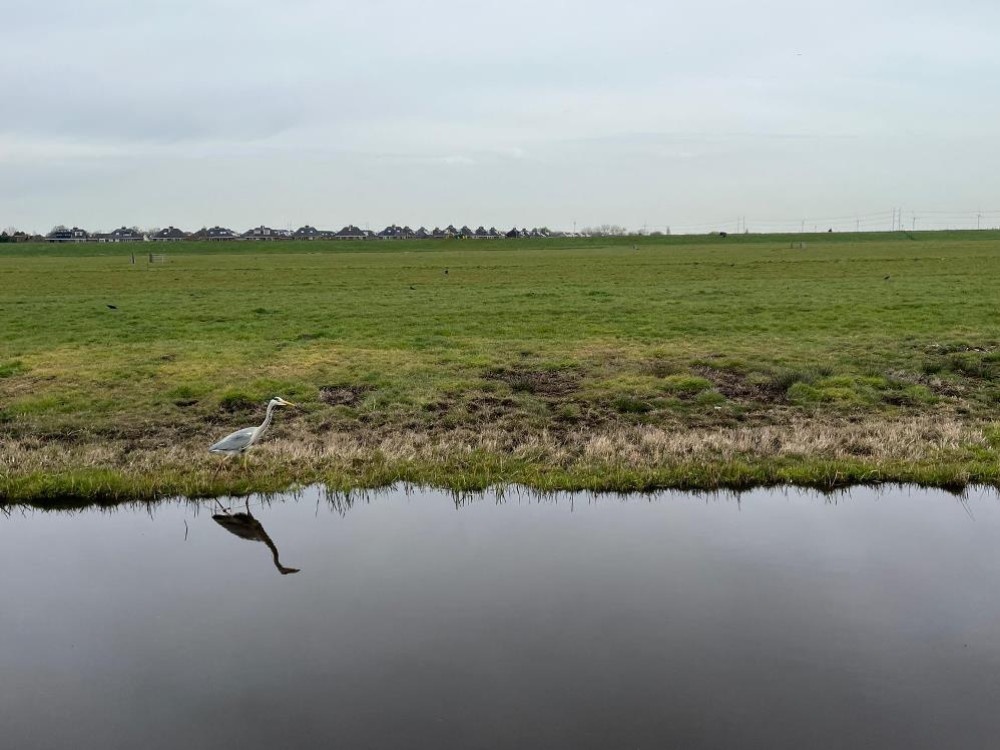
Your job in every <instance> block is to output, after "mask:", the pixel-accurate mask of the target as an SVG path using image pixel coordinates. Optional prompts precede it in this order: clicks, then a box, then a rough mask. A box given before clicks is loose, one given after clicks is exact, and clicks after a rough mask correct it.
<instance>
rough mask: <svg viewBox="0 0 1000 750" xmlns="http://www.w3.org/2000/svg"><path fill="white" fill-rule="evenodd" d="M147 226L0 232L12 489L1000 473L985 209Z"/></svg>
mask: <svg viewBox="0 0 1000 750" xmlns="http://www.w3.org/2000/svg"><path fill="white" fill-rule="evenodd" d="M133 249H135V248H132V247H128V246H122V247H113V246H99V247H98V246H87V247H84V248H70V247H59V248H53V247H50V246H6V247H0V441H2V443H0V496H2V497H4V498H6V499H7V500H15V501H21V500H24V501H39V502H46V501H52V502H56V501H58V500H59V499H60V498H66V497H67V496H70V497H79V498H83V499H86V498H93V499H98V500H104V501H113V500H116V499H126V498H148V497H156V496H162V495H171V494H199V495H210V494H221V493H228V492H234V491H237V492H243V491H251V490H277V489H281V488H283V487H286V486H289V485H293V484H296V483H298V484H306V483H313V482H325V483H327V484H329V485H331V486H333V487H336V488H340V489H344V488H350V487H360V486H381V485H385V484H388V483H392V482H396V481H410V482H416V483H426V484H434V485H438V486H444V487H451V488H455V489H476V488H480V487H483V486H488V485H492V484H503V483H519V484H526V485H529V486H533V487H538V488H542V489H573V488H587V489H602V490H618V489H652V488H657V487H667V486H679V487H702V488H708V487H718V486H747V485H751V484H756V483H773V482H795V483H801V484H813V485H822V486H830V485H836V484H842V483H844V482H851V481H917V482H921V483H929V484H942V485H950V486H960V485H962V484H964V483H967V482H970V481H974V482H985V483H998V482H1000V470H998V468H997V460H996V451H995V444H996V442H997V434H996V433H995V431H994V429H993V427H992V423H993V421H994V420H995V419H996V417H997V413H998V411H1000V382H998V376H1000V322H998V321H1000V318H998V316H997V309H998V306H1000V292H998V291H997V290H996V288H995V284H994V283H993V282H992V279H994V278H996V275H997V271H1000V235H997V234H994V233H987V232H980V233H926V234H925V233H917V234H898V235H895V234H894V235H863V236H861V235H859V236H845V235H818V236H810V237H802V238H789V237H778V236H775V237H767V236H749V237H730V238H726V239H721V238H717V237H715V238H708V237H700V238H645V239H642V240H632V239H629V240H627V241H614V242H611V241H607V240H596V239H594V240H551V241H544V240H543V241H539V240H533V241H515V242H460V241H450V242H406V243H381V242H373V243H333V242H330V243H325V242H324V243H319V242H314V243H275V244H273V245H262V244H251V243H246V244H239V245H226V246H219V245H199V244H197V243H184V244H182V245H178V246H169V247H167V248H165V249H164V248H156V249H157V250H161V251H165V252H166V253H167V256H168V257H167V262H166V263H164V264H153V265H150V264H149V263H148V262H146V261H145V259H144V258H143V257H142V256H141V255H140V257H139V258H138V259H137V260H138V261H139V262H138V263H137V264H136V265H135V266H133V265H132V264H131V263H130V262H129V257H128V256H129V253H130V252H131V251H132V250H133ZM138 250H139V251H140V252H144V251H148V246H142V247H140V248H138ZM109 305H110V306H113V307H109ZM276 393H278V394H281V395H283V396H285V397H286V398H289V399H292V400H294V401H297V402H299V403H301V405H302V408H301V409H300V410H298V411H297V412H295V413H283V414H280V415H279V416H278V419H277V421H276V424H275V426H274V428H273V433H272V434H271V440H270V442H269V443H268V444H267V445H265V446H262V447H261V448H260V450H259V451H258V452H257V453H256V454H255V455H254V456H253V458H252V459H251V461H250V463H249V466H247V467H246V468H242V467H239V466H225V467H223V468H222V469H218V466H217V463H218V462H217V461H215V460H214V457H212V456H208V455H207V454H206V453H205V447H206V446H207V445H208V444H210V443H211V442H212V441H213V440H214V439H215V438H218V437H219V436H221V435H223V434H225V433H226V432H229V431H230V430H232V429H236V428H238V427H242V426H246V425H249V424H252V423H254V422H255V421H259V419H260V418H261V416H262V403H263V401H264V400H266V398H268V397H270V396H271V395H274V394H276Z"/></svg>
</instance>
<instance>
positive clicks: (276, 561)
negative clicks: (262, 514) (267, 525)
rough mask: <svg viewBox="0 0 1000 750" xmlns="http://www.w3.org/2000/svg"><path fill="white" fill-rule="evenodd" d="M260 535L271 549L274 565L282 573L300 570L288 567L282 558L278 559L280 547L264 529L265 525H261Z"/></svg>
mask: <svg viewBox="0 0 1000 750" xmlns="http://www.w3.org/2000/svg"><path fill="white" fill-rule="evenodd" d="M260 537H261V538H260V540H261V541H262V542H264V544H266V545H267V548H268V549H269V550H271V557H273V558H274V567H276V568H277V569H278V571H279V572H280V573H281V574H282V575H285V574H286V573H297V572H298V571H297V570H293V569H292V568H286V567H285V566H284V565H282V564H281V560H279V559H278V548H277V547H276V546H275V544H274V542H272V541H271V537H269V536H268V535H267V532H266V531H264V527H263V526H261V528H260Z"/></svg>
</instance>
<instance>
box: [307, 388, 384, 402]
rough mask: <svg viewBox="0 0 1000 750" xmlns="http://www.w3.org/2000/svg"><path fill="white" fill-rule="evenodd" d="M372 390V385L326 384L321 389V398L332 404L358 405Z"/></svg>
mask: <svg viewBox="0 0 1000 750" xmlns="http://www.w3.org/2000/svg"><path fill="white" fill-rule="evenodd" d="M372 390H373V389H372V387H371V386H370V385H325V386H323V387H322V388H320V389H319V398H320V401H322V402H323V403H324V404H330V405H331V406H357V405H358V404H360V403H361V400H362V399H363V398H364V397H365V394H367V393H370V392H371V391H372Z"/></svg>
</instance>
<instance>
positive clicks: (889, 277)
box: [882, 276, 892, 281]
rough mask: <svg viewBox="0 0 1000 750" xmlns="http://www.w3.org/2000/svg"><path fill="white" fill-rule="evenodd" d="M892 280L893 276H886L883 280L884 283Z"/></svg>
mask: <svg viewBox="0 0 1000 750" xmlns="http://www.w3.org/2000/svg"><path fill="white" fill-rule="evenodd" d="M891 278H892V276H886V277H885V278H884V279H882V281H888V280H889V279H891Z"/></svg>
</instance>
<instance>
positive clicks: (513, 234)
mask: <svg viewBox="0 0 1000 750" xmlns="http://www.w3.org/2000/svg"><path fill="white" fill-rule="evenodd" d="M504 236H505V237H506V238H507V239H509V240H516V239H518V238H519V237H523V236H524V235H523V234H522V233H521V230H520V229H518V228H517V227H514V228H513V229H511V230H510V231H509V232H507V234H505V235H504Z"/></svg>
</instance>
